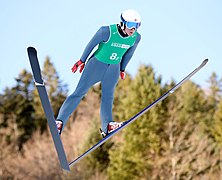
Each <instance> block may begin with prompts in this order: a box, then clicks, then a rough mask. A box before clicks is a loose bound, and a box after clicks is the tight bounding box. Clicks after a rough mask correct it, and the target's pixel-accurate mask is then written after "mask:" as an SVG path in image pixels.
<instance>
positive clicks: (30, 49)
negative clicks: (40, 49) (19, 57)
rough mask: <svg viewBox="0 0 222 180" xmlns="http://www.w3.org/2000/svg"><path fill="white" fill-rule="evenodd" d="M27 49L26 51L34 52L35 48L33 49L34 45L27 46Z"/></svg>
mask: <svg viewBox="0 0 222 180" xmlns="http://www.w3.org/2000/svg"><path fill="white" fill-rule="evenodd" d="M27 51H28V52H36V49H35V48H34V47H32V46H29V47H28V48H27Z"/></svg>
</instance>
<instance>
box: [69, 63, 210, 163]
mask: <svg viewBox="0 0 222 180" xmlns="http://www.w3.org/2000/svg"><path fill="white" fill-rule="evenodd" d="M207 62H208V59H205V60H204V61H203V62H202V63H201V64H200V65H199V66H198V67H197V68H196V69H194V70H193V71H192V72H191V73H190V74H189V75H187V76H186V77H185V78H184V79H182V80H181V81H180V82H179V83H178V84H176V85H175V86H174V87H173V88H172V89H170V90H169V91H167V92H166V93H165V94H163V95H162V96H161V97H160V98H158V99H157V100H155V101H154V102H152V103H151V104H150V105H148V106H147V107H145V108H144V109H143V110H141V111H140V112H139V113H137V114H136V115H135V116H133V117H132V118H130V119H129V120H127V121H125V122H124V123H123V125H122V126H121V127H120V128H118V129H116V130H115V131H113V132H112V133H110V134H108V135H107V136H106V137H105V138H103V139H102V140H101V141H99V142H98V143H97V144H95V145H94V146H92V147H91V148H90V149H88V150H87V151H86V152H84V153H83V154H82V155H80V156H79V157H77V158H76V159H75V160H73V161H72V162H70V163H69V166H71V165H74V164H76V163H77V162H79V161H80V160H81V159H83V158H84V157H85V156H87V155H88V154H89V153H91V152H92V151H94V150H95V149H96V148H98V147H99V146H101V145H102V144H103V143H105V142H106V141H107V140H108V139H110V138H111V137H112V136H114V135H115V134H116V133H118V132H119V131H121V130H122V129H123V128H125V127H126V126H128V125H129V124H131V123H132V122H134V121H135V120H136V119H138V118H139V117H140V116H141V115H143V114H144V113H145V112H147V111H148V110H149V109H150V108H152V107H153V106H154V105H156V104H157V103H158V102H160V101H162V100H164V99H165V98H166V97H167V96H169V95H170V94H172V93H173V92H174V91H175V90H176V89H178V88H179V87H180V86H181V85H182V84H184V83H185V82H186V81H187V80H189V79H190V78H191V77H192V76H194V75H195V74H196V73H197V72H198V71H199V70H201V69H202V68H203V67H204V66H205V65H206V64H207Z"/></svg>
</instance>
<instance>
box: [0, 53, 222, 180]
mask: <svg viewBox="0 0 222 180" xmlns="http://www.w3.org/2000/svg"><path fill="white" fill-rule="evenodd" d="M42 75H43V79H44V81H45V84H46V87H47V92H48V94H49V98H50V102H51V104H52V108H53V111H54V113H55V116H57V114H58V110H59V108H60V106H61V104H62V103H63V101H64V100H65V98H66V97H67V94H68V89H67V86H66V84H63V82H62V81H61V80H60V79H59V75H58V73H57V71H56V69H55V67H54V66H53V64H52V63H51V61H50V59H49V58H48V57H47V58H46V60H45V62H44V66H43V71H42ZM15 80H16V86H15V87H12V88H6V89H5V90H4V93H3V94H1V95H0V136H1V141H0V143H1V144H2V147H6V146H9V145H10V146H12V147H13V148H14V149H15V151H16V152H18V153H23V146H24V144H26V142H28V141H29V140H30V139H31V138H32V136H33V133H34V132H36V131H39V132H41V133H42V134H44V132H47V131H48V129H47V121H46V119H45V116H44V113H43V110H42V107H41V103H40V99H39V97H38V94H37V90H36V88H35V86H34V83H33V78H32V74H31V73H30V72H29V71H27V70H23V71H22V72H21V73H20V74H19V75H18V77H17V78H16V79H15ZM207 81H208V85H209V86H208V87H201V86H199V85H198V84H195V83H194V82H192V81H189V82H187V83H185V84H184V85H183V86H182V87H181V88H179V89H178V90H177V91H176V92H175V93H174V94H172V95H170V96H169V97H168V98H167V99H165V100H164V101H162V102H160V103H158V104H157V105H156V106H155V107H153V108H152V109H150V110H149V111H148V112H147V113H145V114H144V115H142V116H141V117H140V118H139V119H138V120H137V121H135V122H134V123H132V124H131V125H130V126H128V127H127V128H125V129H124V130H123V131H122V132H121V133H119V134H118V135H116V137H115V140H113V141H108V142H107V143H105V144H104V145H103V146H102V147H100V148H98V149H97V150H96V151H95V152H93V153H91V154H90V155H89V156H88V157H87V158H85V159H83V160H82V161H81V162H80V163H79V164H78V165H77V166H78V168H73V169H72V170H73V171H75V172H76V171H77V170H78V173H76V175H73V174H64V173H61V172H60V176H59V178H58V179H70V178H73V176H74V177H75V178H76V179H90V178H92V177H95V173H99V174H102V177H103V178H107V179H114V180H116V179H117V180H118V179H121V180H122V179H172V180H174V179H220V178H222V147H221V145H222V98H221V90H222V79H221V78H219V77H218V76H217V74H216V73H214V72H213V73H212V75H211V76H210V77H209V79H208V80H207ZM175 84H176V82H175V81H174V80H171V81H170V82H169V83H166V84H163V83H162V77H161V76H160V75H157V74H156V73H155V71H154V69H153V67H152V66H151V65H141V66H140V67H139V69H138V72H137V74H136V76H135V77H131V76H130V75H129V74H128V75H127V78H126V80H124V81H119V83H118V85H117V88H116V91H115V100H114V106H113V114H114V119H115V120H116V121H125V120H128V119H129V118H131V117H132V116H134V115H135V114H137V113H138V112H139V111H140V110H142V109H143V108H144V107H146V106H147V105H149V104H150V103H152V102H153V101H154V100H156V99H157V98H159V97H160V96H161V95H162V94H164V93H165V92H167V91H168V90H169V89H170V88H172V87H173V86H174V85H175ZM100 90H101V86H100V85H96V86H95V87H93V91H92V92H90V93H94V94H97V95H98V96H100V93H101V91H100ZM95 101H98V99H95ZM83 111H84V110H83ZM92 111H94V109H93V108H92ZM85 113H88V112H85ZM99 122H100V120H99V117H95V118H94V120H93V121H92V125H91V128H90V129H87V131H88V132H89V135H88V136H87V138H86V140H85V141H84V142H83V145H82V147H81V150H82V151H84V150H86V149H87V148H89V147H91V146H92V145H94V144H95V143H96V142H98V141H99V140H100V139H101V137H100V134H99V133H98V131H96V130H95V129H98V127H99ZM4 149H5V148H1V152H3V151H4ZM2 158H4V157H1V158H0V159H2ZM0 177H1V176H0Z"/></svg>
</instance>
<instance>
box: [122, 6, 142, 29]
mask: <svg viewBox="0 0 222 180" xmlns="http://www.w3.org/2000/svg"><path fill="white" fill-rule="evenodd" d="M120 19H121V22H122V23H123V24H124V25H125V26H126V27H127V28H128V29H132V28H135V29H138V28H139V27H140V25H141V17H140V15H139V13H138V12H137V11H135V10H133V9H128V10H126V11H124V12H122V13H121V16H120Z"/></svg>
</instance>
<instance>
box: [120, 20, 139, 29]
mask: <svg viewBox="0 0 222 180" xmlns="http://www.w3.org/2000/svg"><path fill="white" fill-rule="evenodd" d="M124 24H125V25H126V27H127V28H128V29H133V28H135V29H138V28H139V27H140V25H141V23H137V22H130V21H125V23H124Z"/></svg>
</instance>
